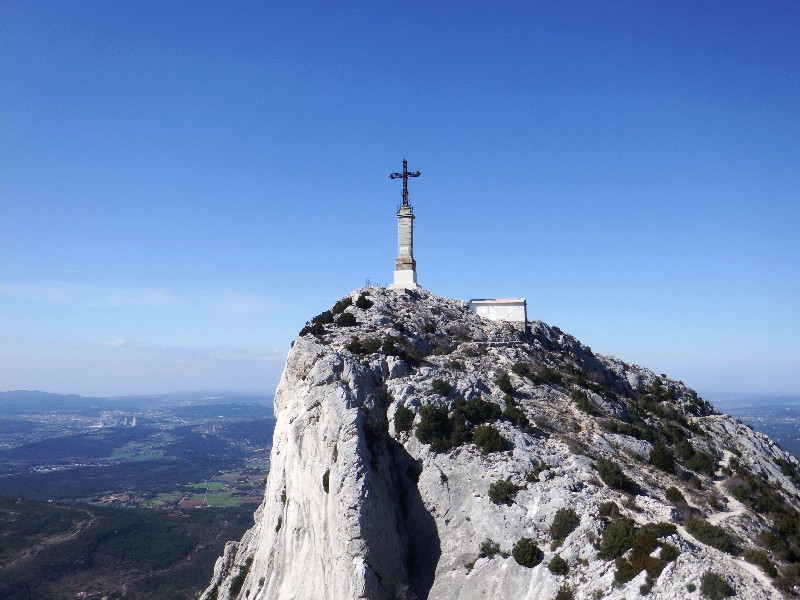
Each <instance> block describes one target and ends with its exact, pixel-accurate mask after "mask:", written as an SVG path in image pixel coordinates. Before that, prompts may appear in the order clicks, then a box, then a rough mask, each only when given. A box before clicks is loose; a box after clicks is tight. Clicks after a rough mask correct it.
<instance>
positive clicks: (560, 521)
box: [550, 508, 581, 548]
mask: <svg viewBox="0 0 800 600" xmlns="http://www.w3.org/2000/svg"><path fill="white" fill-rule="evenodd" d="M580 522H581V519H580V517H579V516H578V513H576V512H575V511H574V510H573V509H571V508H559V509H558V511H556V516H555V517H553V522H552V523H551V524H550V537H552V538H553V547H554V548H557V547H558V546H560V545H561V542H563V541H564V540H565V539H567V536H568V535H569V534H570V533H572V532H573V531H574V530H575V528H576V527H577V526H578V525H579V524H580Z"/></svg>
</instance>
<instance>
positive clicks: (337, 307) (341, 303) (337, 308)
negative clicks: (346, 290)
mask: <svg viewBox="0 0 800 600" xmlns="http://www.w3.org/2000/svg"><path fill="white" fill-rule="evenodd" d="M351 304H353V299H352V298H351V297H350V296H345V297H344V298H342V299H341V300H337V302H336V304H334V305H333V308H332V309H331V312H332V313H333V314H334V315H338V314H339V313H341V312H344V309H345V308H347V307H348V306H350V305H351Z"/></svg>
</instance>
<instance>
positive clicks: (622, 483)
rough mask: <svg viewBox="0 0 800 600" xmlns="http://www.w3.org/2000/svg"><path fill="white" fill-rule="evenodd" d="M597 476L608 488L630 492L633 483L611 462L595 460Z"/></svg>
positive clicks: (603, 459) (604, 459) (602, 459)
mask: <svg viewBox="0 0 800 600" xmlns="http://www.w3.org/2000/svg"><path fill="white" fill-rule="evenodd" d="M597 474H598V475H600V479H602V480H603V483H605V484H606V485H607V486H608V487H612V488H616V489H618V490H626V491H627V490H630V489H632V488H633V482H632V481H631V480H630V479H628V476H627V475H625V473H623V471H622V469H621V468H620V466H619V465H618V464H617V463H615V462H614V461H612V460H608V459H606V458H603V457H600V458H598V459H597Z"/></svg>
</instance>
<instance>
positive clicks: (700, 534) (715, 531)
mask: <svg viewBox="0 0 800 600" xmlns="http://www.w3.org/2000/svg"><path fill="white" fill-rule="evenodd" d="M686 531H688V532H689V533H691V534H692V535H693V536H694V537H695V538H696V539H697V540H699V541H701V542H703V543H704V544H708V545H709V546H713V547H714V548H716V549H717V550H722V551H723V552H727V553H728V554H733V555H737V554H739V552H740V548H739V547H738V546H737V545H736V540H735V539H734V538H733V536H731V535H730V534H729V533H728V532H727V531H725V530H724V529H723V528H722V527H717V526H716V525H712V524H711V523H709V522H708V521H704V520H703V519H692V520H691V521H689V523H688V525H686Z"/></svg>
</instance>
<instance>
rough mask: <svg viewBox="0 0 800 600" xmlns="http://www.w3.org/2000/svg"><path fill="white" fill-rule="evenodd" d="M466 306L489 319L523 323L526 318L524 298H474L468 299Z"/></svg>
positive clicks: (526, 308) (526, 307)
mask: <svg viewBox="0 0 800 600" xmlns="http://www.w3.org/2000/svg"><path fill="white" fill-rule="evenodd" d="M467 308H468V309H469V311H470V312H474V313H475V314H476V315H478V316H479V317H483V318H484V319H489V320H490V321H512V322H518V323H525V322H526V321H527V320H528V303H527V302H526V301H525V298H475V299H473V300H470V301H469V303H468V304H467Z"/></svg>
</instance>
